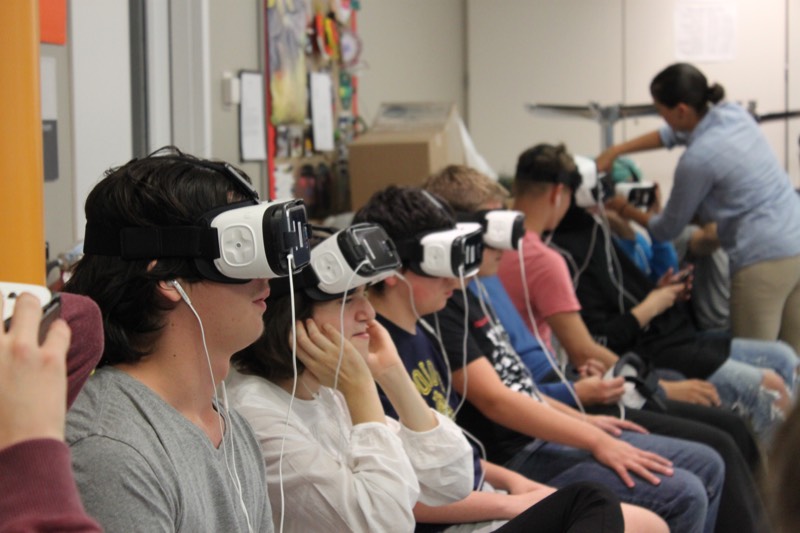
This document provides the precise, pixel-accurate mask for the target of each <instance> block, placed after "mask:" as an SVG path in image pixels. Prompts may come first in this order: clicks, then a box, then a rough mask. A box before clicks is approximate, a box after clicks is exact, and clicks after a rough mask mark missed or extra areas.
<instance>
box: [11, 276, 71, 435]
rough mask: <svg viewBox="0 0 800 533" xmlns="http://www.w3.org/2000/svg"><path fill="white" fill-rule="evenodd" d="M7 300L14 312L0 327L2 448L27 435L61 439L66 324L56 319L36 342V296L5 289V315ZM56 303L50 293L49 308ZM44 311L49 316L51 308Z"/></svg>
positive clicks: (67, 339) (38, 317)
mask: <svg viewBox="0 0 800 533" xmlns="http://www.w3.org/2000/svg"><path fill="white" fill-rule="evenodd" d="M5 288H6V289H7V286H6V287H5ZM12 294H13V296H11V295H12ZM9 296H10V297H9ZM6 302H8V303H9V304H11V303H12V302H13V304H14V305H13V307H14V311H13V315H12V316H10V317H8V318H6V319H5V320H4V321H3V322H4V324H3V329H2V330H0V449H3V448H5V447H7V446H11V445H13V444H16V443H18V442H22V441H25V440H29V439H37V438H53V439H60V440H63V438H64V417H65V413H66V404H65V401H64V398H65V396H66V390H67V376H66V354H67V350H68V348H69V342H70V330H69V326H67V324H66V322H64V321H63V320H56V321H55V323H53V324H52V327H50V328H49V329H48V328H45V330H44V331H46V332H47V333H46V335H45V338H44V339H43V342H42V343H40V342H39V340H38V339H37V334H38V331H39V329H40V325H41V322H42V317H43V314H44V313H43V310H42V308H41V305H40V303H39V301H38V300H37V298H36V296H33V295H31V294H30V293H29V292H28V291H24V292H22V293H17V292H12V293H8V294H6V292H5V291H4V292H3V298H2V300H1V301H0V308H2V310H3V317H4V318H5V317H7V315H6V311H7V309H6V308H7V307H10V305H9V306H6V305H5V304H6ZM58 302H59V300H58V299H56V300H53V299H52V298H51V299H50V300H49V301H48V304H47V305H48V309H57V308H58ZM48 316H49V317H50V318H49V319H48V320H52V319H53V317H54V315H53V314H52V311H50V312H48Z"/></svg>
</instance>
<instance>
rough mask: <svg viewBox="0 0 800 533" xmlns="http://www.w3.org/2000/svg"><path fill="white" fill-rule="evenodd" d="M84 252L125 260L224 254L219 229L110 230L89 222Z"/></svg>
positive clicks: (154, 228)
mask: <svg viewBox="0 0 800 533" xmlns="http://www.w3.org/2000/svg"><path fill="white" fill-rule="evenodd" d="M84 252H85V253H87V254H96V255H110V256H119V257H121V258H122V259H125V260H132V259H155V258H166V257H184V258H204V259H209V260H213V259H217V258H218V257H219V256H220V251H219V243H218V237H217V229H216V228H201V227H198V226H169V227H149V228H122V229H121V230H116V229H107V228H105V227H103V226H99V225H96V224H91V223H89V224H87V225H86V237H85V240H84Z"/></svg>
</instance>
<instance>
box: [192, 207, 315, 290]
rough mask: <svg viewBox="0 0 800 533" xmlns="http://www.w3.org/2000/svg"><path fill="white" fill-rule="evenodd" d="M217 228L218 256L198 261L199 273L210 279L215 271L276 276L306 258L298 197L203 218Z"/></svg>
mask: <svg viewBox="0 0 800 533" xmlns="http://www.w3.org/2000/svg"><path fill="white" fill-rule="evenodd" d="M206 218H207V219H208V220H207V222H208V225H209V227H210V228H213V229H216V230H217V235H218V242H219V257H217V258H216V259H214V260H213V266H214V269H213V270H209V269H208V268H207V267H208V263H207V262H203V261H198V262H197V266H198V269H199V270H200V272H201V273H202V274H203V275H204V276H207V277H209V279H213V277H212V276H213V275H214V273H215V271H216V272H218V273H220V274H222V275H223V276H225V277H227V278H232V279H238V280H241V279H245V280H247V279H254V278H276V277H281V276H287V275H289V272H290V266H289V256H290V255H291V256H293V259H292V265H293V267H294V270H298V269H300V268H302V267H303V266H304V265H306V264H308V262H309V260H310V257H311V256H310V250H309V245H308V219H307V216H306V210H305V206H304V205H303V202H302V200H289V201H278V202H264V203H260V204H257V205H248V206H244V207H238V208H235V209H229V210H226V211H223V212H221V213H219V214H217V215H212V216H210V217H209V216H208V215H206V217H204V219H206Z"/></svg>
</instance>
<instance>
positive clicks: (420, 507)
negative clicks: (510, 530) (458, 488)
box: [414, 491, 516, 524]
mask: <svg viewBox="0 0 800 533" xmlns="http://www.w3.org/2000/svg"><path fill="white" fill-rule="evenodd" d="M510 503H511V501H510V499H509V497H508V496H507V495H506V494H503V493H495V492H482V491H472V493H470V495H469V496H467V497H466V498H464V499H463V500H461V501H458V502H455V503H451V504H449V505H441V506H438V507H431V506H428V505H425V504H422V503H417V504H416V505H415V506H414V518H415V519H416V521H417V522H422V523H429V524H468V523H474V522H484V521H487V520H510V519H511V518H514V517H515V516H516V509H514V508H513V506H511V505H509V504H510Z"/></svg>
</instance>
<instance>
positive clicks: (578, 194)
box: [573, 155, 614, 208]
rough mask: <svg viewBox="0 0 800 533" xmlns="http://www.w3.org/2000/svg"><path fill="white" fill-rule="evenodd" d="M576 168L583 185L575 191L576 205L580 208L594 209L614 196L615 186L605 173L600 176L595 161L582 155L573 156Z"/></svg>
mask: <svg viewBox="0 0 800 533" xmlns="http://www.w3.org/2000/svg"><path fill="white" fill-rule="evenodd" d="M573 160H574V161H575V166H576V167H577V170H578V173H579V174H580V175H581V183H580V186H578V187H577V188H576V189H575V204H576V205H577V206H578V207H584V208H586V207H592V206H595V205H597V204H598V203H601V202H604V201H605V200H607V199H608V198H610V197H611V196H612V195H613V194H614V188H613V184H612V182H611V181H610V177H608V176H607V175H606V174H605V173H601V174H598V172H597V164H596V163H595V162H594V159H591V158H588V157H586V156H582V155H575V156H573Z"/></svg>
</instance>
